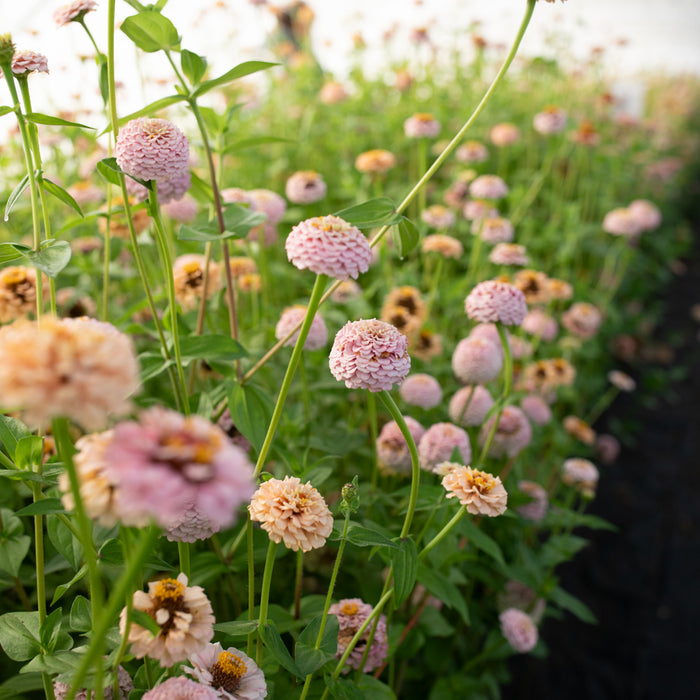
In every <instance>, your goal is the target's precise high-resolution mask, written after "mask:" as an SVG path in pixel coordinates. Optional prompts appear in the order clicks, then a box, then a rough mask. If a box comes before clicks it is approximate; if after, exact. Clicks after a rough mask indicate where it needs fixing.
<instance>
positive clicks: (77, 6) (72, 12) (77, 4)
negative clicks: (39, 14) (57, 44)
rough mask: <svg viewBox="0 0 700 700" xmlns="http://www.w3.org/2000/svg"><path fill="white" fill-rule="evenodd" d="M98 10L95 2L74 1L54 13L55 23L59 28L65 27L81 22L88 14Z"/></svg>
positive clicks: (85, 0)
mask: <svg viewBox="0 0 700 700" xmlns="http://www.w3.org/2000/svg"><path fill="white" fill-rule="evenodd" d="M96 9H97V2H95V0H73V2H69V3H67V4H65V5H63V6H62V7H59V8H58V9H57V10H56V11H55V12H54V13H53V21H54V22H56V24H57V25H58V26H59V27H63V26H64V25H66V24H68V23H69V22H79V21H80V20H82V19H83V17H85V14H86V13H87V12H91V11H93V10H96Z"/></svg>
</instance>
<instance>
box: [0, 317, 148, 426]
mask: <svg viewBox="0 0 700 700" xmlns="http://www.w3.org/2000/svg"><path fill="white" fill-rule="evenodd" d="M139 385H140V381H139V367H138V362H137V360H136V355H135V353H134V348H133V345H132V343H131V340H130V339H129V337H128V336H126V335H124V334H123V333H121V332H120V331H118V330H117V329H116V328H115V327H114V326H113V325H111V324H110V323H103V322H101V321H96V320H94V319H90V318H64V319H60V320H57V319H54V318H44V319H42V322H41V326H39V325H38V324H37V323H31V322H28V321H17V322H15V323H14V324H12V325H10V326H4V327H3V328H1V329H0V397H2V404H3V407H4V408H7V409H21V410H22V413H23V416H24V419H25V420H26V422H28V423H30V424H31V425H35V426H37V425H46V424H47V423H48V422H49V421H50V420H51V419H52V418H56V417H59V416H61V417H65V418H69V419H71V420H74V421H75V422H76V423H78V424H79V425H81V426H82V427H84V428H86V429H88V430H99V429H102V428H104V427H105V425H106V424H107V419H108V417H109V416H110V415H123V414H125V413H127V412H128V411H129V409H130V408H131V403H130V401H129V400H128V397H129V396H130V395H131V394H133V393H135V392H136V391H137V390H138V388H139Z"/></svg>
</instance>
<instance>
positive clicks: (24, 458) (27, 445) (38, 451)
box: [15, 435, 44, 469]
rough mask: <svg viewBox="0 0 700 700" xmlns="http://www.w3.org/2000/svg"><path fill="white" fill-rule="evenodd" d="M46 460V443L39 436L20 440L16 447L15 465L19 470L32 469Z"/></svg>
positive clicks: (29, 436) (28, 436)
mask: <svg viewBox="0 0 700 700" xmlns="http://www.w3.org/2000/svg"><path fill="white" fill-rule="evenodd" d="M43 459H44V441H43V439H42V438H40V437H39V436H38V435H27V436H26V437H23V438H20V439H19V441H18V442H17V446H16V447H15V463H16V464H17V467H18V468H19V469H31V468H32V467H34V466H35V465H37V464H41V463H42V461H43Z"/></svg>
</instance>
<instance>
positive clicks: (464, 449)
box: [418, 423, 472, 471]
mask: <svg viewBox="0 0 700 700" xmlns="http://www.w3.org/2000/svg"><path fill="white" fill-rule="evenodd" d="M455 449H456V450H457V451H458V452H459V454H460V455H461V457H462V459H463V460H464V462H469V460H471V458H472V447H471V444H470V443H469V435H468V434H467V431H466V430H464V429H463V428H460V427H459V426H457V425H453V424H452V423H435V424H433V425H431V426H430V427H429V428H428V429H427V430H426V431H425V434H424V435H423V437H422V438H421V439H420V442H419V443H418V459H419V461H420V466H421V468H422V469H425V470H426V471H434V470H435V468H436V467H437V466H438V465H440V464H441V463H442V462H446V461H448V460H449V459H451V458H452V453H453V452H454V451H455Z"/></svg>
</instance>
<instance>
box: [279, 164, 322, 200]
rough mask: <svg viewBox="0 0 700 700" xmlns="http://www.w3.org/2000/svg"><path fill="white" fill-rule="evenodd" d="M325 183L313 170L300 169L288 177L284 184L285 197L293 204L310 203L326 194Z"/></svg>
mask: <svg viewBox="0 0 700 700" xmlns="http://www.w3.org/2000/svg"><path fill="white" fill-rule="evenodd" d="M326 190H327V187H326V183H325V182H324V181H323V178H322V177H321V176H320V175H319V174H318V173H317V172H314V171H313V170H300V171H298V172H296V173H294V174H293V175H291V176H290V177H289V179H288V180H287V184H286V185H285V194H286V195H287V199H288V200H289V201H290V202H294V204H312V203H313V202H318V201H319V199H323V198H324V197H325V196H326Z"/></svg>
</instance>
